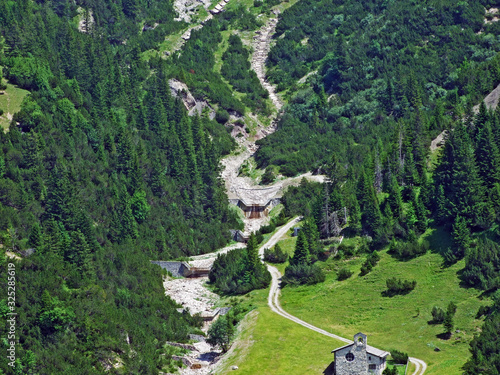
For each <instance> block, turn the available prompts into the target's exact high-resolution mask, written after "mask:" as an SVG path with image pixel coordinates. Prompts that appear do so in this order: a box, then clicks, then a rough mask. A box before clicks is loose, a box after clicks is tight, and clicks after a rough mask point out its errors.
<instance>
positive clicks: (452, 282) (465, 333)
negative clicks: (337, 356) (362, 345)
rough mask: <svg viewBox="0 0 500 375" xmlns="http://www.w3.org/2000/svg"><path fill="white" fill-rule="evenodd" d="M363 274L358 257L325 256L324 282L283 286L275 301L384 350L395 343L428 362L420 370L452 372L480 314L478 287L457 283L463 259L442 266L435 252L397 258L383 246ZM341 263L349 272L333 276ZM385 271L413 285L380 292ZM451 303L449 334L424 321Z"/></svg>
mask: <svg viewBox="0 0 500 375" xmlns="http://www.w3.org/2000/svg"><path fill="white" fill-rule="evenodd" d="M380 255H381V260H380V262H379V263H378V265H377V266H375V267H374V268H373V270H372V272H370V273H369V274H367V275H365V276H363V277H360V276H359V269H360V267H361V264H362V263H363V261H364V257H363V258H355V259H351V260H345V261H341V260H336V261H329V262H327V264H326V267H325V268H326V269H327V272H328V273H327V279H326V281H325V283H323V284H318V285H313V286H302V287H296V288H285V289H284V290H283V291H282V297H281V305H282V306H283V308H284V309H285V310H286V311H288V312H289V313H291V314H293V315H296V316H298V317H300V318H301V319H303V320H305V321H307V322H309V323H311V324H314V325H316V326H318V327H320V328H323V329H325V330H327V331H330V332H333V333H336V334H339V335H341V336H343V337H347V338H349V337H352V336H353V335H354V334H356V333H357V332H363V333H365V334H367V335H368V340H369V344H370V345H372V346H375V347H379V348H381V349H385V350H391V349H397V350H400V351H404V352H407V353H408V354H409V355H410V356H412V357H417V358H419V359H422V360H424V361H425V362H427V364H428V370H427V371H426V374H442V375H448V374H458V373H460V368H461V366H463V364H464V363H465V362H466V360H467V359H468V357H469V351H468V349H469V342H470V340H472V338H473V336H474V334H477V333H478V332H479V331H480V327H481V324H482V320H477V319H475V316H476V313H477V311H478V309H479V307H480V306H481V305H484V304H488V303H489V301H488V300H487V299H481V292H479V291H477V290H475V289H466V288H463V287H461V286H460V280H459V278H458V277H457V273H459V271H460V270H461V269H462V268H463V266H464V261H461V262H459V263H457V264H455V265H453V266H452V267H449V268H442V258H441V256H440V255H439V254H435V253H427V254H426V255H423V256H421V257H418V258H416V259H413V260H410V261H407V262H400V261H398V260H396V259H394V258H392V257H391V256H390V255H389V254H387V253H386V252H385V251H382V252H381V254H380ZM341 265H342V266H345V267H348V268H349V269H351V270H352V271H354V275H353V276H351V277H350V278H349V279H347V280H344V281H340V282H339V281H337V279H336V273H335V269H337V268H338V267H340V266H341ZM390 277H396V278H403V279H410V280H416V281H417V286H416V288H415V290H413V291H412V292H410V293H408V294H406V295H397V296H394V297H384V296H383V295H382V292H383V291H384V290H385V289H386V286H385V282H386V280H387V279H388V278H390ZM450 301H453V302H455V303H456V304H457V306H458V308H457V313H456V315H455V318H454V323H455V330H454V333H453V335H452V337H451V338H450V339H449V340H446V339H442V338H440V334H441V333H443V332H444V329H443V326H442V325H430V324H428V321H429V320H431V318H432V316H431V309H432V307H433V306H439V307H441V308H443V309H446V306H447V305H448V303H449V302H450Z"/></svg>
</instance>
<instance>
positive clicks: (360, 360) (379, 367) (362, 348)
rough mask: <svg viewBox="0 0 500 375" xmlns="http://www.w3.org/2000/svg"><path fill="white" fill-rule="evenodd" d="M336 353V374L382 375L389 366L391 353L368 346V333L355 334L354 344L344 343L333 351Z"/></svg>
mask: <svg viewBox="0 0 500 375" xmlns="http://www.w3.org/2000/svg"><path fill="white" fill-rule="evenodd" d="M332 353H334V355H335V360H334V366H333V367H334V372H333V373H334V374H335V375H371V374H376V375H382V372H383V371H384V369H385V368H386V366H387V363H386V358H387V356H388V355H389V354H390V353H389V352H386V351H384V350H380V349H377V348H374V347H372V346H368V345H367V344H366V335H364V334H363V333H361V332H360V333H358V334H356V335H354V342H353V343H352V344H348V345H344V346H342V347H340V348H337V349H334V350H333V351H332Z"/></svg>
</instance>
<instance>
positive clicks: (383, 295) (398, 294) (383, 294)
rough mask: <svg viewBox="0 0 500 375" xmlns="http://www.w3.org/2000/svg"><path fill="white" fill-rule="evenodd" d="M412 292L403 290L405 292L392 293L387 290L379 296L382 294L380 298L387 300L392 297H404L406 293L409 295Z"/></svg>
mask: <svg viewBox="0 0 500 375" xmlns="http://www.w3.org/2000/svg"><path fill="white" fill-rule="evenodd" d="M412 290H413V289H412ZM412 290H405V291H398V292H394V291H391V290H389V289H386V290H384V291H383V292H382V293H381V294H382V297H389V298H392V297H394V296H405V295H407V294H408V293H410V292H411V291H412Z"/></svg>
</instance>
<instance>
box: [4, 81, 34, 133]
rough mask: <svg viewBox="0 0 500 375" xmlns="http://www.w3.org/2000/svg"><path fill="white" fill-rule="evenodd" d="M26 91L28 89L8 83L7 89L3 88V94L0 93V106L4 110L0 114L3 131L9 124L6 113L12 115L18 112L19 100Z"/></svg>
mask: <svg viewBox="0 0 500 375" xmlns="http://www.w3.org/2000/svg"><path fill="white" fill-rule="evenodd" d="M0 79H1V78H0ZM28 93H29V92H28V91H26V90H23V89H20V88H19V87H17V86H14V85H11V84H10V83H8V84H7V90H5V93H4V94H3V95H0V108H1V109H3V110H4V114H3V115H2V116H0V126H1V127H2V128H3V129H4V131H7V130H8V129H9V125H10V120H9V119H8V117H7V114H11V115H14V114H15V113H16V112H19V110H20V109H21V102H22V101H23V99H24V97H25V96H26V95H28Z"/></svg>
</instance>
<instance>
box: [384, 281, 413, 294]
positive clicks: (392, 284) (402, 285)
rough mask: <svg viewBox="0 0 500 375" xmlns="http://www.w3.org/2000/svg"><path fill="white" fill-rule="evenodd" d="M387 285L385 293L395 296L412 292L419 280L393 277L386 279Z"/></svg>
mask: <svg viewBox="0 0 500 375" xmlns="http://www.w3.org/2000/svg"><path fill="white" fill-rule="evenodd" d="M386 285H387V290H386V291H385V292H384V293H385V294H386V295H388V296H393V295H396V294H407V293H409V292H411V291H412V290H413V289H415V287H416V286H417V282H416V281H415V280H403V279H396V278H395V277H391V278H390V279H387V280H386Z"/></svg>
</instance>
